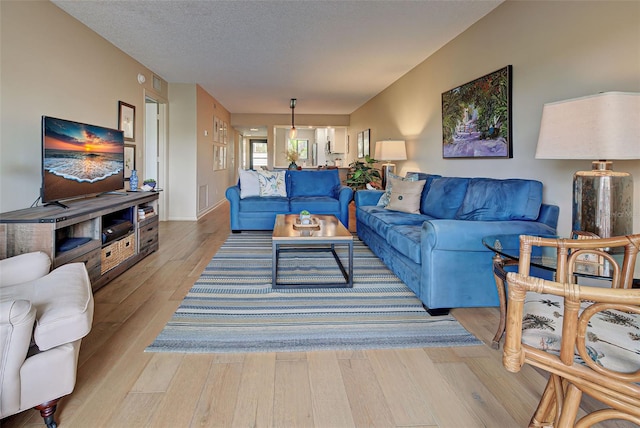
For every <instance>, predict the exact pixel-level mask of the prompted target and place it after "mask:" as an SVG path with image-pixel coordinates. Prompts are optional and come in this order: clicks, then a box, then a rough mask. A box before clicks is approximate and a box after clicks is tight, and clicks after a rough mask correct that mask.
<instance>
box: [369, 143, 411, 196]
mask: <svg viewBox="0 0 640 428" xmlns="http://www.w3.org/2000/svg"><path fill="white" fill-rule="evenodd" d="M375 158H376V159H379V160H381V161H383V162H384V163H383V164H382V165H381V167H380V168H381V170H382V188H383V189H384V188H386V186H387V176H388V175H389V173H394V174H395V172H396V165H395V164H393V163H391V162H390V161H394V160H407V149H406V147H405V144H404V140H384V141H378V142H376V154H375Z"/></svg>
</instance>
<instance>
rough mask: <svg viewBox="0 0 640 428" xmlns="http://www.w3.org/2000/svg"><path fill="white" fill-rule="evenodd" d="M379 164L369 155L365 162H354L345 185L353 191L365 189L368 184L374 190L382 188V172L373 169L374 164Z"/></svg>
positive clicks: (350, 166) (350, 165)
mask: <svg viewBox="0 0 640 428" xmlns="http://www.w3.org/2000/svg"><path fill="white" fill-rule="evenodd" d="M376 162H378V161H377V160H375V159H373V158H372V157H370V156H369V155H367V156H365V157H364V162H363V161H361V160H354V161H353V162H351V163H350V164H349V168H351V170H350V171H349V176H348V177H347V180H346V181H345V183H346V184H347V186H349V187H351V188H352V189H353V190H358V189H365V188H366V187H367V184H368V185H369V186H371V187H373V188H376V189H379V188H380V181H381V177H380V171H378V170H377V169H376V168H374V167H373V164H374V163H376Z"/></svg>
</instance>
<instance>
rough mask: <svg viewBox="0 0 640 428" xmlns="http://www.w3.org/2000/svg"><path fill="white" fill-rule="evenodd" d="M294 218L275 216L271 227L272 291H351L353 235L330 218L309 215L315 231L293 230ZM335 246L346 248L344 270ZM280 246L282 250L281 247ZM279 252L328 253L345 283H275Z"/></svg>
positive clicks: (305, 229) (290, 215) (293, 215)
mask: <svg viewBox="0 0 640 428" xmlns="http://www.w3.org/2000/svg"><path fill="white" fill-rule="evenodd" d="M298 217H299V216H298V215H297V214H279V215H277V216H276V223H275V225H274V227H273V237H272V244H271V252H272V262H273V263H272V268H271V284H272V287H273V288H317V287H320V288H324V287H342V288H352V287H353V235H352V234H351V232H349V231H348V230H347V229H346V228H345V227H344V225H343V224H342V223H340V221H339V220H338V219H337V218H336V216H333V215H312V218H313V219H315V221H316V222H317V223H318V225H319V227H318V228H296V227H294V224H295V222H296V219H297V218H298ZM336 245H346V246H347V248H348V254H349V257H348V258H349V265H348V267H347V268H346V269H345V267H344V265H343V264H342V261H341V260H340V257H338V254H336V250H335V246H336ZM283 246H284V247H283ZM281 252H298V253H302V252H330V253H332V254H333V258H334V259H335V260H336V263H337V264H338V267H339V268H340V271H341V272H342V276H344V280H345V282H338V283H336V282H314V283H313V284H296V285H291V284H283V283H279V282H278V281H277V279H278V259H279V257H280V253H281Z"/></svg>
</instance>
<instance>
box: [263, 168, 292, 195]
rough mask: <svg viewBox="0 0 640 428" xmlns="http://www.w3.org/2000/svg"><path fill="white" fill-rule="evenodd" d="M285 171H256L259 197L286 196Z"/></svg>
mask: <svg viewBox="0 0 640 428" xmlns="http://www.w3.org/2000/svg"><path fill="white" fill-rule="evenodd" d="M285 173H286V171H258V181H259V182H260V196H284V197H286V196H287V186H286V184H285V181H284V177H285Z"/></svg>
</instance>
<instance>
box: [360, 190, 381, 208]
mask: <svg viewBox="0 0 640 428" xmlns="http://www.w3.org/2000/svg"><path fill="white" fill-rule="evenodd" d="M383 193H384V191H383V190H358V191H357V192H356V194H355V201H356V207H364V206H368V205H377V204H378V201H379V200H380V196H382V194H383Z"/></svg>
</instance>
